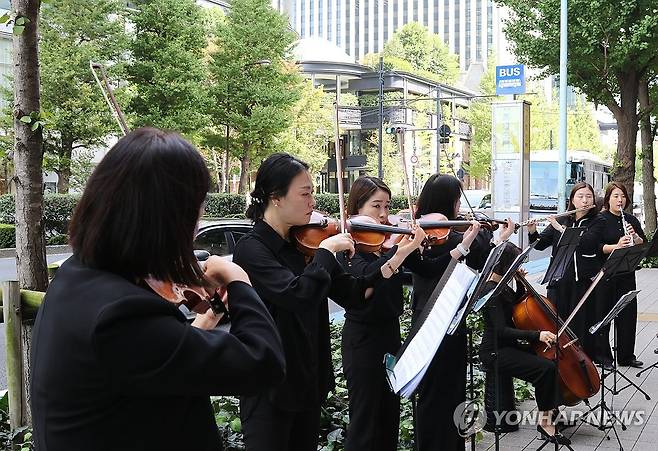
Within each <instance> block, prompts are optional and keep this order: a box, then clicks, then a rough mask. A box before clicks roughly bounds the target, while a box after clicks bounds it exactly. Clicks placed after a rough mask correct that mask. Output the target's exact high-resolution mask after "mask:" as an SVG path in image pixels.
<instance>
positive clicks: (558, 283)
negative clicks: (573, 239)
mask: <svg viewBox="0 0 658 451" xmlns="http://www.w3.org/2000/svg"><path fill="white" fill-rule="evenodd" d="M594 218H595V216H585V217H583V218H581V219H579V220H578V221H575V220H574V219H573V217H567V218H559V219H558V222H559V223H560V225H562V226H564V227H584V228H585V229H586V230H585V232H584V233H583V236H582V237H581V242H580V244H579V245H578V247H577V248H576V252H575V253H574V257H575V258H572V259H571V261H570V262H569V264H568V266H567V268H566V271H565V273H564V276H563V277H562V278H561V279H560V280H552V281H550V282H549V283H548V288H547V290H546V295H547V297H548V299H550V301H551V302H552V303H553V304H554V305H556V306H557V311H558V315H559V316H560V318H562V319H563V320H564V319H567V317H568V316H569V315H570V314H571V312H572V311H573V309H574V308H575V306H576V305H577V304H578V302H579V301H580V299H581V297H582V296H583V295H584V294H585V292H587V289H588V288H589V286H590V285H591V283H592V277H593V276H595V275H596V273H597V272H598V271H599V270H600V269H601V260H600V258H599V255H598V253H597V250H596V248H594V247H592V246H588V241H587V238H586V236H587V234H588V233H589V230H590V227H591V225H592V224H593V223H594ZM561 235H562V234H561V233H560V232H558V231H557V230H555V228H553V226H552V225H549V226H548V227H546V228H545V229H544V230H543V231H542V232H541V233H538V232H535V233H532V234H529V235H528V236H529V238H530V242H531V243H533V242H535V241H538V242H537V244H536V245H535V249H537V250H539V251H541V250H544V249H546V248H548V247H549V246H551V247H552V249H551V260H552V259H553V258H554V257H555V253H556V251H557V244H558V242H559V241H560V237H561ZM590 297H591V298H593V296H590ZM595 308H596V307H595V302H594V301H593V299H590V300H588V301H586V302H585V304H584V305H583V307H582V308H581V309H580V310H579V311H578V313H577V314H576V316H575V317H574V319H573V321H572V322H571V324H570V325H569V328H570V329H571V330H572V331H573V332H574V333H575V334H576V336H577V337H578V338H579V339H580V343H581V345H582V346H583V349H584V350H585V352H586V353H587V354H588V355H589V356H590V357H592V356H593V354H594V353H595V351H594V349H595V345H594V339H593V337H592V335H591V334H590V333H589V331H588V329H589V327H590V326H592V325H593V324H594V323H593V322H592V320H591V319H592V318H593V317H594V316H595V315H594V311H595Z"/></svg>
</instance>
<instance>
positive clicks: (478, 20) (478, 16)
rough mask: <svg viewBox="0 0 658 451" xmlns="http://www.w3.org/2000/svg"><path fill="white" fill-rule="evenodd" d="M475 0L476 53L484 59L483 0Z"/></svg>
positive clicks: (477, 56)
mask: <svg viewBox="0 0 658 451" xmlns="http://www.w3.org/2000/svg"><path fill="white" fill-rule="evenodd" d="M475 1H476V3H475V55H476V58H477V60H478V61H482V0H475Z"/></svg>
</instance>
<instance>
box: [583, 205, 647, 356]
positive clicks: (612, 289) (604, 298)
mask: <svg viewBox="0 0 658 451" xmlns="http://www.w3.org/2000/svg"><path fill="white" fill-rule="evenodd" d="M624 216H625V217H626V222H628V223H629V224H630V225H632V226H633V228H634V229H635V232H636V233H637V234H638V235H639V236H640V237H642V239H643V240H644V241H645V242H646V241H647V238H646V236H645V235H644V232H643V231H642V226H641V224H640V221H638V219H637V218H636V217H635V216H633V215H631V214H628V213H624ZM590 232H591V233H590V234H588V237H587V238H586V241H588V242H589V243H588V245H589V246H590V247H595V248H596V251H597V254H598V255H599V258H600V264H601V265H603V263H604V262H605V260H606V259H607V258H608V255H606V254H604V253H603V246H604V245H606V244H616V243H617V242H618V241H619V238H621V237H622V236H623V235H624V234H625V233H624V229H623V227H622V221H621V216H617V215H615V214H613V213H611V212H609V211H604V212H602V213H600V214H599V216H598V217H597V218H596V220H595V221H594V222H593V224H592V226H591V227H590ZM635 288H636V284H635V273H631V274H624V275H620V276H617V277H613V278H611V279H610V280H605V278H604V280H602V281H601V282H599V284H598V286H597V287H596V289H595V292H594V296H595V300H596V306H597V308H596V311H595V315H594V318H593V322H598V321H600V320H602V319H603V318H604V317H605V315H607V314H608V312H609V311H610V309H611V308H612V307H613V306H614V305H615V304H616V303H617V301H618V300H619V298H621V297H622V296H623V295H624V294H626V293H628V292H629V291H631V290H634V289H635ZM636 327H637V300H633V301H632V302H631V303H630V304H629V305H628V306H627V307H626V308H625V309H624V310H622V311H621V313H620V314H619V316H618V317H617V319H616V320H615V329H616V332H617V352H618V354H617V361H618V363H620V364H627V363H630V362H632V361H633V360H635V358H636V357H635V332H636ZM609 332H610V327H607V328H603V329H601V330H600V333H599V334H597V337H595V346H596V350H595V356H594V359H595V360H597V361H599V362H600V361H604V360H612V351H611V350H610V340H609Z"/></svg>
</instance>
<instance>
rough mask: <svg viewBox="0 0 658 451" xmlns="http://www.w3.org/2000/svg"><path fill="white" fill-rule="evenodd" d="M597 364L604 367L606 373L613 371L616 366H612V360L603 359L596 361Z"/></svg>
mask: <svg viewBox="0 0 658 451" xmlns="http://www.w3.org/2000/svg"><path fill="white" fill-rule="evenodd" d="M595 362H596V364H597V365H598V366H600V367H603V369H605V370H606V371H612V370H613V369H614V366H613V365H612V360H610V359H601V360H595Z"/></svg>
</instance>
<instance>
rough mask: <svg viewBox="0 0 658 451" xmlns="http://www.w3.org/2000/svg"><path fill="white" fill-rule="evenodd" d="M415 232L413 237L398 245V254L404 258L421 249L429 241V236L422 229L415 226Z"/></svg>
mask: <svg viewBox="0 0 658 451" xmlns="http://www.w3.org/2000/svg"><path fill="white" fill-rule="evenodd" d="M413 231H414V234H413V235H409V236H405V237H403V238H402V240H401V241H400V242H399V243H398V252H399V253H401V254H402V255H403V256H404V257H406V256H408V255H409V254H411V253H412V252H413V251H415V250H416V249H420V248H421V247H422V246H423V243H424V242H425V240H426V239H427V234H426V233H425V231H424V230H423V229H422V228H420V227H418V226H415V228H414V229H413Z"/></svg>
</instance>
